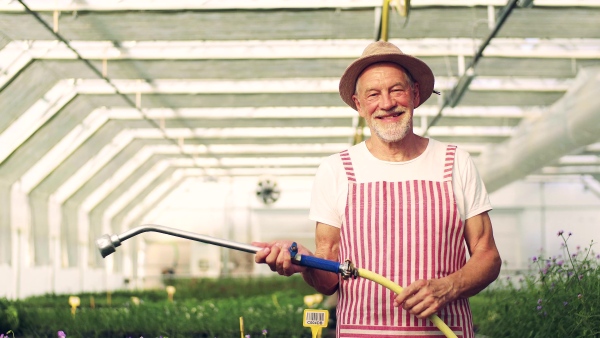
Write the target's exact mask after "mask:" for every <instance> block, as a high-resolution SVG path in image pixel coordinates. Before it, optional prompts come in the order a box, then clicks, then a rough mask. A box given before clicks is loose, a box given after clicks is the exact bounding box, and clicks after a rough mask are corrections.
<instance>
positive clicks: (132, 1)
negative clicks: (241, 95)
mask: <svg viewBox="0 0 600 338" xmlns="http://www.w3.org/2000/svg"><path fill="white" fill-rule="evenodd" d="M505 3H506V2H505V1H502V0H453V1H450V2H449V1H447V0H412V1H411V7H427V6H456V7H464V6H467V7H472V6H502V5H504V4H505ZM27 5H28V6H29V7H30V8H31V9H33V10H36V11H54V10H57V11H68V12H70V11H131V10H145V11H165V10H215V9H238V10H242V9H244V10H253V9H257V10H261V9H294V8H298V9H301V8H310V9H313V8H371V7H373V8H374V7H381V0H291V1H290V0H287V1H281V0H251V1H248V0H228V1H222V0H206V1H195V0H171V1H168V2H165V1H148V0H119V1H116V0H86V1H73V0H55V1H51V2H49V1H47V0H28V1H27ZM534 5H535V6H536V7H540V6H570V7H572V6H594V7H596V6H600V1H598V0H536V1H535V3H534ZM0 11H12V12H21V11H23V7H22V6H20V5H19V4H18V3H16V2H15V1H11V0H3V1H2V2H0Z"/></svg>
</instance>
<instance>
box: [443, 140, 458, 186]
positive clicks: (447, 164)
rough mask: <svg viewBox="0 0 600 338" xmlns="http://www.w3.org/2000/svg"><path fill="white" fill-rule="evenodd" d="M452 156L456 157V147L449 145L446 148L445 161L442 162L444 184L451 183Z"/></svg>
mask: <svg viewBox="0 0 600 338" xmlns="http://www.w3.org/2000/svg"><path fill="white" fill-rule="evenodd" d="M454 155H456V146H454V145H451V144H449V145H448V147H446V160H445V161H444V182H447V181H450V182H452V170H453V168H454Z"/></svg>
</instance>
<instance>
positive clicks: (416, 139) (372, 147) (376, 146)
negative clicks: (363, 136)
mask: <svg viewBox="0 0 600 338" xmlns="http://www.w3.org/2000/svg"><path fill="white" fill-rule="evenodd" d="M428 143H429V139H427V138H424V137H421V136H419V135H416V134H414V133H410V134H408V135H406V137H404V138H403V139H402V140H400V141H396V142H385V141H383V140H381V139H379V138H377V137H373V136H372V137H371V138H369V139H368V140H367V141H366V145H367V149H368V150H369V152H370V153H371V154H372V155H373V156H375V157H376V158H378V159H380V160H382V161H388V162H406V161H410V160H412V159H415V158H417V157H418V156H419V155H421V154H422V153H423V152H424V151H425V149H427V144H428Z"/></svg>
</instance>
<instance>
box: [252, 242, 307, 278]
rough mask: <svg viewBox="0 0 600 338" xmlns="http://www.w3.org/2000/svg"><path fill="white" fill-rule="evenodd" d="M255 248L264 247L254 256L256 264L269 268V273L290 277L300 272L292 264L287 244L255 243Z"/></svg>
mask: <svg viewBox="0 0 600 338" xmlns="http://www.w3.org/2000/svg"><path fill="white" fill-rule="evenodd" d="M255 245H256V246H260V247H264V249H262V250H260V251H258V252H257V253H256V255H255V256H254V261H255V262H256V263H264V264H267V265H268V266H269V268H270V269H271V271H274V272H277V273H278V274H280V275H282V276H291V275H293V274H294V273H296V272H299V271H301V269H300V268H299V267H297V266H296V265H294V264H292V257H291V255H290V253H289V246H290V244H289V243H287V242H273V243H269V244H266V243H256V244H255Z"/></svg>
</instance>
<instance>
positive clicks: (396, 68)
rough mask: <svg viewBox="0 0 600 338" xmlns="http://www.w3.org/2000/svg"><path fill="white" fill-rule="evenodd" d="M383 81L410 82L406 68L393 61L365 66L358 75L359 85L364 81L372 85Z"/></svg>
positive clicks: (357, 83) (357, 82)
mask: <svg viewBox="0 0 600 338" xmlns="http://www.w3.org/2000/svg"><path fill="white" fill-rule="evenodd" d="M382 81H385V82H388V81H389V82H392V83H408V82H409V80H408V76H407V73H406V70H405V69H404V68H403V67H402V66H400V65H398V64H395V63H391V62H381V63H375V64H372V65H370V66H368V67H367V68H365V69H364V70H363V71H362V73H360V75H359V76H358V79H357V81H356V85H357V86H359V85H361V84H363V83H364V84H370V85H372V84H374V83H378V82H379V83H381V82H382Z"/></svg>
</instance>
